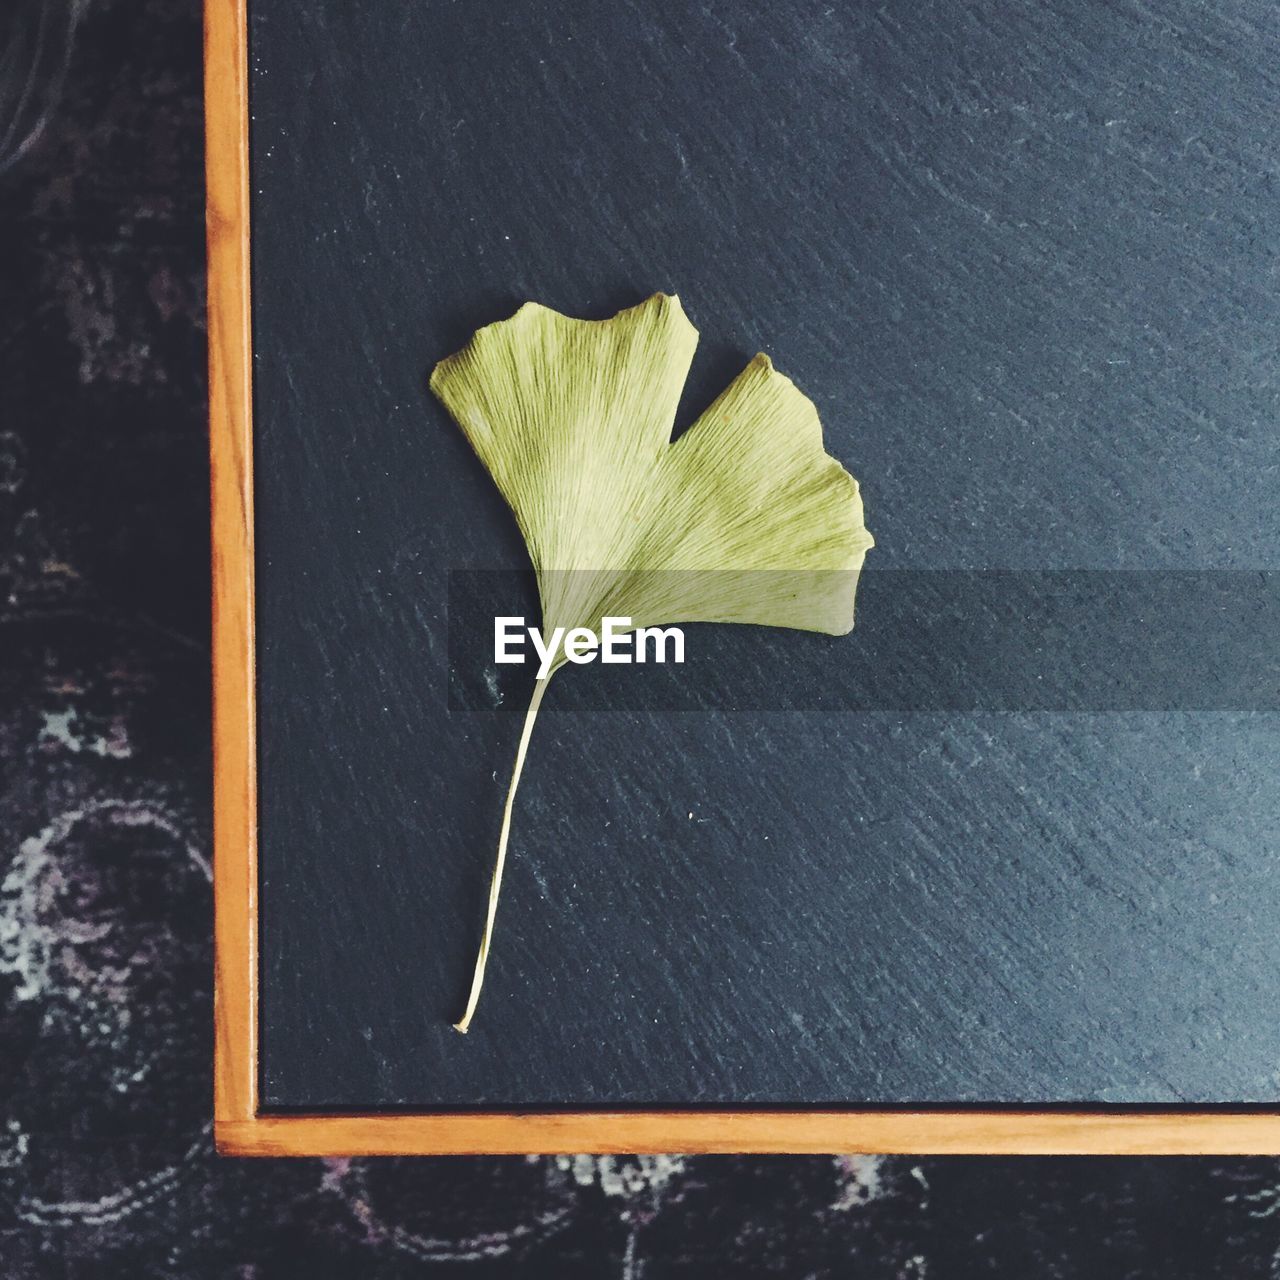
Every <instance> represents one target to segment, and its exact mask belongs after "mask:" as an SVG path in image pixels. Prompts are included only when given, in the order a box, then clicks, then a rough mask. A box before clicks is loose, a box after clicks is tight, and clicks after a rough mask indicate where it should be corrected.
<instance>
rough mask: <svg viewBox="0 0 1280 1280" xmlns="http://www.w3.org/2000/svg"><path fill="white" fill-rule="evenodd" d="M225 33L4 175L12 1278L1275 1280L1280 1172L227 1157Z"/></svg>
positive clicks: (1271, 1167) (5, 1082)
mask: <svg viewBox="0 0 1280 1280" xmlns="http://www.w3.org/2000/svg"><path fill="white" fill-rule="evenodd" d="M18 7H19V8H21V7H23V6H18ZM26 9H27V15H28V16H29V15H30V13H32V12H35V9H36V6H27V7H26ZM199 16H200V15H199V5H197V4H195V3H189V2H183V3H175V2H174V0H147V2H146V3H137V2H135V0H95V3H94V4H93V5H92V7H91V8H90V9H89V11H88V13H87V15H86V17H85V21H84V23H83V25H82V26H81V28H80V35H79V40H78V42H77V44H76V47H75V55H74V57H73V59H72V61H71V73H70V78H69V80H68V82H67V89H66V93H65V95H64V96H63V98H62V99H61V102H60V103H58V104H57V105H56V110H54V111H53V114H52V115H51V116H50V117H49V119H48V124H47V127H46V128H45V129H44V130H43V132H42V133H41V135H40V137H39V138H38V139H37V140H36V141H35V142H34V143H33V144H32V145H31V146H30V147H29V148H27V150H26V152H25V154H24V155H23V156H22V158H21V163H20V164H19V165H16V166H14V167H13V168H11V169H9V170H8V171H7V172H6V173H5V174H4V175H3V177H2V178H0V227H3V231H4V235H3V237H2V238H0V245H2V246H3V249H2V250H0V254H2V255H3V262H4V269H3V270H2V271H0V385H2V386H3V388H4V391H5V396H6V399H5V415H4V422H3V425H2V426H0V432H2V434H0V582H2V583H3V589H2V590H0V671H2V675H0V867H2V868H3V870H2V871H0V880H2V881H3V887H2V888H0V921H2V922H3V923H2V925H0V1045H2V1046H3V1052H0V1271H2V1272H3V1275H4V1277H5V1280H105V1278H112V1280H114V1278H115V1277H121V1278H122V1280H124V1278H127V1280H138V1278H139V1277H144V1276H145V1277H148V1278H151V1277H155V1278H156V1280H204V1278H205V1277H208V1280H228V1277H237V1278H244V1277H253V1280H294V1278H295V1277H297V1276H300V1275H306V1276H316V1277H325V1278H326V1280H327V1278H329V1277H334V1278H336V1280H402V1278H404V1277H410V1276H420V1275H437V1274H439V1275H459V1274H463V1275H466V1276H468V1277H477V1278H480V1277H493V1278H495V1280H496V1278H497V1277H508V1276H512V1277H513V1276H520V1277H541V1276H551V1277H556V1278H557V1280H560V1278H571V1277H583V1278H584V1280H585V1278H586V1277H596V1276H601V1275H620V1276H624V1277H635V1276H639V1275H641V1274H643V1275H644V1276H646V1277H649V1280H659V1278H662V1277H671V1278H673V1280H674V1278H676V1277H699V1278H700V1277H704V1276H719V1275H733V1276H742V1277H750V1276H761V1277H764V1276H797V1277H801V1276H805V1277H808V1276H812V1277H821V1278H822V1280H826V1278H827V1277H832V1278H834V1277H848V1276H850V1275H856V1276H858V1277H860V1280H861V1278H865V1280H904V1278H910V1280H928V1278H930V1277H933V1278H936V1277H943V1278H945V1280H950V1278H952V1277H955V1278H957V1280H967V1278H968V1277H971V1276H993V1277H1002V1278H1003V1277H1007V1278H1008V1280H1026V1277H1028V1276H1037V1277H1039V1276H1054V1277H1062V1278H1071V1280H1075V1278H1076V1277H1081V1278H1082V1277H1106V1278H1107V1280H1111V1278H1112V1277H1116V1278H1117V1280H1206V1278H1207V1277H1222V1278H1223V1280H1265V1278H1266V1277H1270V1276H1272V1275H1274V1269H1275V1268H1274V1259H1275V1256H1276V1253H1277V1249H1278V1247H1280V1214H1277V1209H1276V1206H1277V1204H1278V1203H1280V1176H1278V1175H1277V1169H1276V1165H1275V1162H1274V1161H1271V1160H1232V1161H1218V1160H1165V1161H1158V1160H932V1159H931V1160H914V1159H910V1158H903V1159H864V1158H850V1159H839V1160H833V1159H827V1158H822V1157H817V1158H813V1159H787V1160H782V1159H769V1160H762V1159H732V1160H729V1159H725V1160H721V1159H682V1158H679V1157H661V1158H656V1159H645V1160H635V1159H617V1160H613V1159H600V1160H592V1159H585V1158H576V1159H575V1158H568V1159H554V1158H547V1159H538V1160H533V1161H524V1160H484V1159H478V1160H469V1159H457V1160H386V1161H380V1160H328V1161H318V1160H299V1161H238V1160H226V1159H219V1158H217V1157H216V1156H214V1155H213V1152H212V1150H211V1146H210V1142H209V1135H208V1118H209V1110H210V1080H209V1073H210V1057H211V1037H210V1025H209V992H210V981H211V977H210V975H211V970H210V903H209V895H208V890H207V888H206V881H205V879H204V872H203V868H202V865H201V863H202V861H204V860H206V859H207V858H208V856H209V853H210V845H209V823H208V793H209V775H208V767H209V761H208V752H207V742H208V677H207V669H208V668H207V663H208V655H207V600H208V585H209V579H208V557H207V551H208V547H207V541H206V537H205V516H206V513H207V506H206V496H207V489H206V484H207V474H206V469H205V464H204V449H205V438H204V371H203V341H204V339H203V314H202V305H201V295H202V289H203V282H202V278H201V277H202V271H203V250H202V243H201V221H202V209H201V203H200V202H201V189H200V168H199V164H200V139H199V129H200V101H199V90H200V73H199V55H200V43H199ZM42 87H43V86H42ZM3 96H4V95H3V94H0V97H3ZM6 100H10V101H11V100H13V99H12V98H8V99H6ZM52 105H53V103H52V102H51V100H50V99H49V98H48V97H47V96H46V98H45V101H44V102H43V103H42V106H41V110H40V111H39V112H38V113H37V118H42V117H43V116H44V114H45V113H46V111H47V110H49V108H50V107H51V106H52ZM5 146H6V148H10V147H11V146H13V147H16V146H17V143H6V144H5ZM10 154H11V151H10V150H8V149H7V150H6V152H5V155H4V159H6V160H7V159H8V158H9V155H10Z"/></svg>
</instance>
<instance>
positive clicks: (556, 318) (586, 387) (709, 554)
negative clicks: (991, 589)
mask: <svg viewBox="0 0 1280 1280" xmlns="http://www.w3.org/2000/svg"><path fill="white" fill-rule="evenodd" d="M697 340H698V334H697V330H695V329H694V327H693V325H691V324H690V323H689V320H688V319H687V317H686V316H685V314H684V311H683V310H682V309H681V306H680V302H679V300H678V299H677V298H675V297H669V296H667V295H665V294H661V293H658V294H654V295H653V297H651V298H649V299H648V300H647V301H646V302H643V303H641V304H640V305H639V306H636V307H632V308H630V309H629V310H626V311H621V312H619V313H618V314H617V315H616V316H614V317H613V318H612V319H610V320H603V321H588V320H574V319H570V318H569V317H568V316H563V315H560V314H559V313H558V312H555V311H551V310H549V309H548V308H546V307H542V306H539V305H537V304H536V303H532V302H530V303H526V304H525V305H524V306H523V307H521V308H520V310H519V311H517V312H516V314H515V315H514V316H512V317H511V319H509V320H504V321H501V322H499V323H497V324H491V325H488V326H487V327H486V328H483V329H481V330H479V331H478V332H477V333H476V334H475V336H474V337H473V338H472V339H471V342H470V343H469V344H468V345H467V346H466V347H464V348H463V349H462V350H461V351H459V352H458V353H457V354H456V355H452V356H450V357H449V358H448V359H446V360H442V361H441V362H440V363H439V364H438V365H437V366H436V368H435V371H434V373H433V374H432V375H431V389H432V390H433V391H434V392H435V393H436V395H437V396H439V398H440V399H441V400H442V401H443V402H444V404H445V405H446V407H447V408H448V409H449V412H450V413H451V414H452V415H453V416H454V418H456V419H457V421H458V424H459V425H460V426H461V427H462V429H463V431H464V432H465V433H466V436H467V439H468V440H469V441H470V442H471V445H472V447H473V448H474V449H475V451H476V453H477V454H478V455H479V456H480V459H481V461H482V462H483V463H484V464H485V466H486V467H488V469H489V472H490V474H491V475H492V476H493V478H494V480H495V481H496V482H497V485H498V488H499V489H501V491H502V494H503V496H504V497H505V498H506V500H507V502H508V503H509V504H510V506H511V509H512V511H513V512H514V513H515V517H516V520H517V522H518V523H519V525H520V530H521V532H522V533H523V534H524V540H525V542H526V544H527V545H528V548H529V556H530V558H531V560H532V561H533V567H534V569H535V571H536V573H537V578H538V590H539V595H540V598H541V604H542V630H543V632H544V634H551V633H553V631H554V629H555V628H557V627H563V628H564V629H565V633H566V634H567V632H568V631H569V630H570V629H572V628H575V627H586V628H590V629H591V630H593V631H596V632H597V633H598V632H599V629H600V622H601V619H603V618H605V617H626V618H630V619H631V623H632V626H633V627H642V626H658V625H667V624H673V623H680V622H750V623H757V624H761V625H766V626H775V627H794V628H798V629H800V630H805V631H824V632H827V633H829V634H831V635H844V634H845V633H846V632H848V631H849V630H850V629H851V628H852V626H853V602H854V592H855V589H856V586H857V578H858V571H859V570H860V569H861V567H862V561H863V557H864V555H865V554H866V552H867V550H868V549H869V548H870V547H871V545H872V539H871V535H870V534H869V533H868V532H867V530H866V527H865V526H864V525H863V522H862V501H861V499H860V498H859V496H858V484H857V481H856V480H854V478H853V477H852V476H851V475H850V474H849V473H848V472H847V471H846V470H845V469H844V468H843V467H842V466H841V465H840V464H839V463H838V462H837V461H836V460H835V459H834V458H832V457H831V456H830V455H829V454H827V453H826V452H825V451H824V449H823V447H822V424H821V423H820V422H819V421H818V414H817V410H816V409H815V408H814V406H813V404H812V403H811V401H810V400H809V399H808V398H807V397H806V396H804V395H803V394H802V393H801V392H800V391H799V390H798V389H797V388H796V386H795V385H794V384H793V383H792V382H791V381H790V379H788V378H786V377H784V376H783V375H782V374H780V373H778V372H777V371H776V370H775V369H774V367H773V365H772V364H771V363H770V361H769V358H768V356H765V355H758V356H756V357H755V359H754V360H752V361H751V362H750V363H749V364H748V365H747V367H746V368H745V369H744V370H743V372H742V373H741V374H739V375H738V377H737V378H735V379H734V381H733V382H732V383H731V384H730V385H729V386H728V387H727V388H726V390H725V391H724V392H723V393H722V394H721V395H720V396H719V397H718V398H717V399H716V401H715V403H714V404H712V405H711V407H710V408H709V409H707V411H706V412H705V413H704V414H703V415H702V416H701V417H700V418H699V419H698V420H697V422H695V423H694V425H693V426H692V427H690V428H689V430H688V431H686V432H685V433H684V434H683V435H682V436H681V437H680V439H679V440H677V441H675V443H674V444H673V443H672V442H671V430H672V426H673V424H674V421H675V415H676V406H677V404H678V403H679V399H680V393H681V390H682V389H683V387H684V383H685V378H686V376H687V374H688V371H689V364H690V361H691V360H692V359H693V351H694V347H695V346H696V344H697ZM564 662H565V655H564V652H563V650H561V651H560V652H558V653H557V655H556V658H555V661H554V662H553V663H552V664H551V666H550V668H549V670H548V672H547V675H546V676H545V677H542V678H539V679H538V681H537V682H536V684H535V686H534V692H533V698H532V700H531V702H530V704H529V711H528V714H527V715H526V717H525V722H524V728H523V731H522V733H521V736H520V745H519V748H518V750H517V752H516V762H515V767H514V769H513V771H512V775H511V783H510V786H509V788H508V790H507V798H506V804H505V806H504V809H503V815H502V830H501V833H500V835H499V838H498V854H497V860H496V864H495V866H494V872H493V879H492V882H491V885H490V892H489V906H488V915H487V918H486V922H485V928H484V934H483V937H482V939H481V942H480V950H479V955H478V956H477V959H476V967H475V974H474V978H473V980H472V985H471V994H470V997H469V998H468V1000H467V1008H466V1012H465V1013H464V1014H463V1016H462V1018H461V1019H460V1020H459V1021H458V1022H457V1023H455V1024H454V1025H455V1026H456V1027H457V1029H458V1030H459V1031H463V1032H465V1031H466V1030H467V1027H468V1026H469V1025H470V1022H471V1019H472V1016H473V1015H474V1014H475V1009H476V1003H477V1001H478V1000H479V997H480V989H481V986H482V985H483V982H484V970H485V963H486V961H487V959H488V955H489V946H490V943H491V940H492V937H493V922H494V915H495V913H496V911H497V904H498V893H499V890H500V886H501V882H502V868H503V863H504V861H505V858H506V850H507V842H508V839H509V837H510V833H511V811H512V805H513V803H514V800H515V793H516V787H517V785H518V783H519V780H520V772H521V770H522V769H523V767H524V760H525V755H526V752H527V750H528V746H529V736H530V733H531V732H532V729H533V722H534V718H535V717H536V716H537V713H538V707H539V706H540V704H541V702H542V698H543V695H544V694H545V692H546V688H547V683H548V681H549V679H550V677H551V675H552V674H554V672H555V671H556V670H558V669H559V667H560V666H562V665H563V663H564Z"/></svg>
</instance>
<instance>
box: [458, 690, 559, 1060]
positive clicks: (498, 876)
mask: <svg viewBox="0 0 1280 1280" xmlns="http://www.w3.org/2000/svg"><path fill="white" fill-rule="evenodd" d="M550 683H551V676H550V675H548V676H547V677H546V678H545V679H543V678H539V679H538V680H537V682H536V683H535V684H534V686H533V697H532V698H530V699H529V710H528V711H527V712H526V713H525V717H524V729H523V730H522V731H521V733H520V746H519V747H518V748H517V749H516V763H515V768H514V769H512V771H511V784H510V785H509V786H508V787H507V802H506V804H505V805H504V806H503V810H502V830H501V832H500V833H499V835H498V856H497V858H496V859H495V860H494V864H493V879H492V880H491V881H490V882H489V912H488V915H487V917H486V918H485V922H484V934H483V936H482V937H481V939H480V952H479V954H478V955H477V956H476V968H475V973H474V974H473V975H472V977H471V994H470V995H469V996H468V997H467V1011H466V1013H464V1014H463V1015H462V1017H461V1018H460V1019H459V1020H458V1021H457V1022H455V1023H454V1024H453V1029H454V1030H455V1031H460V1032H462V1034H463V1035H464V1036H465V1035H466V1034H467V1028H468V1027H469V1026H470V1025H471V1019H472V1018H473V1017H474V1016H475V1012H476V1005H477V1004H479V1003H480V989H481V987H483V986H484V967H485V964H486V963H487V962H488V959H489V944H490V942H491V941H492V940H493V918H494V916H495V915H497V913H498V894H499V893H500V892H501V890H502V868H503V866H504V864H505V863H506V861H507V840H508V839H509V837H510V835H511V810H512V807H513V806H514V804H515V799H516V788H517V787H518V786H519V785H520V774H521V772H522V771H523V769H524V757H525V753H526V752H527V751H528V749H529V737H530V735H531V734H532V733H533V722H534V720H536V719H537V717H538V708H539V707H540V706H541V705H542V695H543V694H544V693H546V691H547V685H548V684H550Z"/></svg>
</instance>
